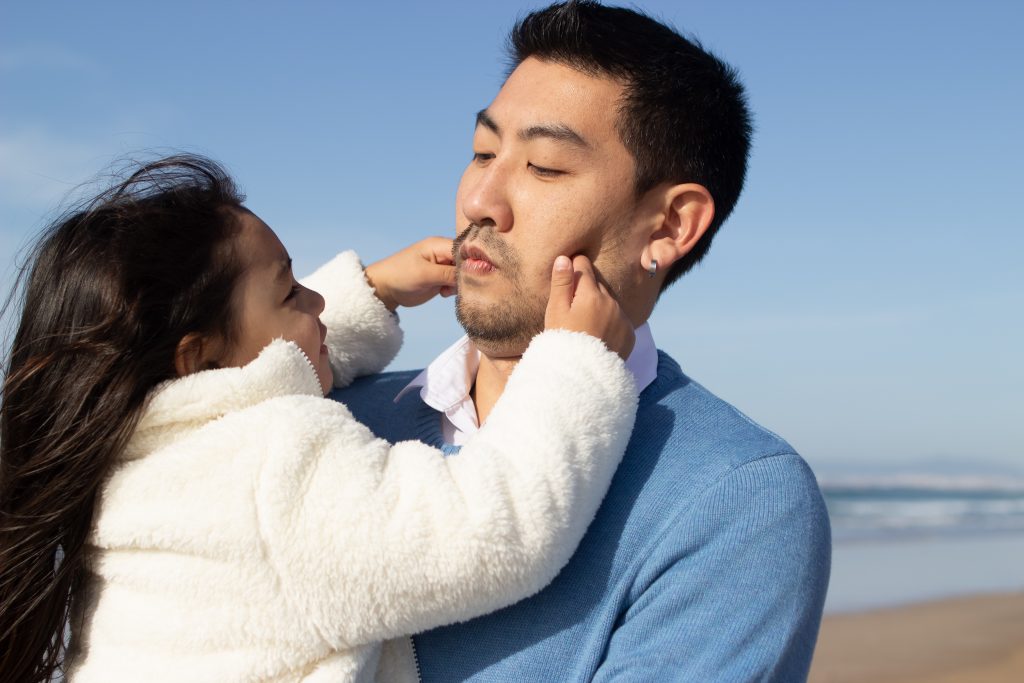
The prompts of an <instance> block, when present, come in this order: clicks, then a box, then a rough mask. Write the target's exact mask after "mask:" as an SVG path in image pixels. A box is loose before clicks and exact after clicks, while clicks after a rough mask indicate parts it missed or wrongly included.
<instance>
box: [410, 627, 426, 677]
mask: <svg viewBox="0 0 1024 683" xmlns="http://www.w3.org/2000/svg"><path fill="white" fill-rule="evenodd" d="M409 647H411V648H412V663H413V666H415V667H416V682H417V683H423V677H422V676H420V655H419V653H418V652H416V641H415V640H413V639H412V636H409Z"/></svg>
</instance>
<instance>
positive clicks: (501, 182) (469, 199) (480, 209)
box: [460, 159, 513, 232]
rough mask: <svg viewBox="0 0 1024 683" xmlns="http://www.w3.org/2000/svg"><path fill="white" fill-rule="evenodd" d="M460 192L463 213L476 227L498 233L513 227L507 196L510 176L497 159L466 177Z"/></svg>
mask: <svg viewBox="0 0 1024 683" xmlns="http://www.w3.org/2000/svg"><path fill="white" fill-rule="evenodd" d="M465 180H466V186H465V187H464V188H463V192H462V193H461V202H462V206H461V207H460V208H461V210H462V214H463V215H464V216H465V217H466V218H467V219H468V220H469V221H470V222H471V223H476V224H477V225H493V226H494V228H495V229H496V230H498V231H499V232H505V231H507V230H510V229H511V228H512V221H513V216H512V206H511V204H510V203H509V197H508V173H507V169H506V168H504V165H503V164H501V163H500V162H499V160H498V159H492V160H491V163H490V164H488V165H487V166H486V167H485V168H479V169H475V172H473V171H471V172H470V173H467V175H466V178H465Z"/></svg>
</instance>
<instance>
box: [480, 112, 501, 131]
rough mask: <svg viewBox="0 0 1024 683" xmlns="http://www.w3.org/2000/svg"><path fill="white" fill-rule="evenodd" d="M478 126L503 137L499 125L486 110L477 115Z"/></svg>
mask: <svg viewBox="0 0 1024 683" xmlns="http://www.w3.org/2000/svg"><path fill="white" fill-rule="evenodd" d="M476 125H478V126H483V127H484V128H486V129H488V130H489V131H491V132H492V133H494V134H495V135H501V129H500V128H498V124H496V123H495V122H494V119H492V118H491V115H490V114H488V113H487V110H486V109H481V110H480V111H478V112H477V113H476Z"/></svg>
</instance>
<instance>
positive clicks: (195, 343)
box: [174, 332, 221, 377]
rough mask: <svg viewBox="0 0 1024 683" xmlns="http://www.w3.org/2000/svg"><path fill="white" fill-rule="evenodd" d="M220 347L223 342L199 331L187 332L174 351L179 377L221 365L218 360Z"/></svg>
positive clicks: (175, 367)
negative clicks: (205, 335) (215, 340)
mask: <svg viewBox="0 0 1024 683" xmlns="http://www.w3.org/2000/svg"><path fill="white" fill-rule="evenodd" d="M220 347H221V344H219V343H214V342H213V341H212V340H211V339H209V338H208V337H204V336H203V335H201V334H199V333H198V332H189V333H188V334H186V335H185V336H184V337H182V338H181V341H179V342H178V348H177V349H175V351H174V369H175V371H177V373H178V377H184V376H185V375H191V374H193V373H196V372H199V371H200V370H212V369H214V368H218V367H220V365H219V364H218V362H217V361H218V359H219V358H220Z"/></svg>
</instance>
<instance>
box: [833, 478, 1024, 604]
mask: <svg viewBox="0 0 1024 683" xmlns="http://www.w3.org/2000/svg"><path fill="white" fill-rule="evenodd" d="M822 491H823V492H824V494H825V501H826V503H827V505H828V508H829V515H830V517H831V519H832V535H833V551H832V579H831V582H830V585H829V595H828V598H827V600H826V604H825V610H826V612H831V613H837V612H850V611H859V610H864V609H871V608H876V607H885V606H893V605H900V604H907V603H912V602H919V601H923V600H931V599H936V598H943V597H951V596H960V595H972V594H982V593H992V592H1001V591H1019V590H1024V481H1022V480H1020V479H1013V478H1005V477H1003V478H997V477H964V476H960V477H933V476H932V477H929V476H889V477H874V478H868V477H861V478H850V477H848V478H845V479H841V480H832V481H829V480H827V479H826V480H823V481H822Z"/></svg>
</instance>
